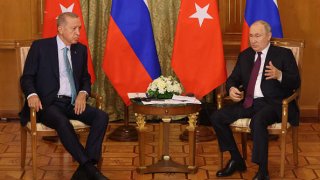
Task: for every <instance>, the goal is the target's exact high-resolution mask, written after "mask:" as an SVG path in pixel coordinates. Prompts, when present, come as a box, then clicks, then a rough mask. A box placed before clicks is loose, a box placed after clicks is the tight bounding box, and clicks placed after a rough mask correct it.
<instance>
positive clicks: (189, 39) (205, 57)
mask: <svg viewBox="0 0 320 180" xmlns="http://www.w3.org/2000/svg"><path fill="white" fill-rule="evenodd" d="M171 64H172V68H173V70H174V72H175V73H176V75H177V76H178V78H179V80H180V82H181V83H182V85H183V86H184V89H185V93H193V94H194V95H195V96H196V97H197V98H198V99H201V98H202V97H203V96H205V95H206V94H208V93H209V92H210V91H212V90H213V89H215V88H216V87H218V86H219V85H221V84H222V83H223V82H224V81H225V80H226V77H227V75H226V67H225V61H224V55H223V46H222V37H221V30H220V21H219V14H218V7H217V2H216V0H182V1H181V6H180V13H179V17H178V22H177V29H176V34H175V39H174V48H173V54H172V62H171Z"/></svg>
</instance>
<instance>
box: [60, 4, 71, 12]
mask: <svg viewBox="0 0 320 180" xmlns="http://www.w3.org/2000/svg"><path fill="white" fill-rule="evenodd" d="M73 7H74V3H72V4H71V5H70V6H69V7H64V6H63V5H62V4H60V8H61V12H62V13H65V12H72V11H73Z"/></svg>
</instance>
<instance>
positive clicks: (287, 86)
mask: <svg viewBox="0 0 320 180" xmlns="http://www.w3.org/2000/svg"><path fill="white" fill-rule="evenodd" d="M271 35H272V34H271V27H270V25H269V24H268V23H267V22H265V21H256V22H255V23H253V24H252V25H251V27H250V36H249V39H250V45H251V47H249V48H247V49H246V50H244V51H243V52H241V53H240V55H239V57H238V60H237V63H236V65H235V68H234V70H233V71H232V73H231V75H230V77H228V79H227V82H226V90H227V92H228V93H229V96H230V98H231V99H232V100H233V101H235V102H236V103H235V104H232V105H230V106H226V107H224V108H222V109H221V110H218V111H216V112H214V113H213V114H212V116H211V118H210V121H211V123H212V125H213V128H214V130H215V132H216V134H217V138H218V142H219V147H220V150H221V151H222V152H223V151H229V153H230V154H231V160H229V162H228V163H227V165H226V167H225V168H223V169H221V170H219V171H218V172H217V173H216V175H217V176H218V177H225V176H230V175H232V174H233V173H234V172H235V171H245V170H246V164H245V162H244V160H243V158H242V157H241V155H240V152H239V150H238V148H237V145H236V143H235V140H234V137H233V134H232V131H231V130H230V127H229V125H230V124H231V123H233V122H234V121H236V120H237V119H239V118H251V122H250V129H251V133H252V137H253V151H252V162H254V163H257V164H258V165H259V170H258V172H257V174H256V175H255V176H254V178H253V179H260V180H261V179H269V174H268V131H267V127H268V125H270V124H273V123H275V122H280V121H281V107H282V104H281V103H282V100H283V99H285V98H287V97H289V96H290V95H291V94H292V93H293V92H294V90H295V89H297V88H299V86H300V76H299V71H298V67H297V63H296V61H295V59H294V56H293V54H292V52H291V50H289V49H286V48H282V47H276V46H272V45H271V44H270V39H271ZM258 59H259V64H257V66H256V67H257V68H253V67H254V64H255V62H258ZM253 69H255V70H253ZM253 72H256V74H257V75H256V76H255V77H256V80H254V81H251V82H253V83H251V85H252V86H251V85H249V84H250V83H249V80H251V78H252V73H253ZM249 86H250V87H252V88H251V89H252V91H251V92H252V93H250V94H249V93H248V91H249V90H248V88H249ZM239 87H243V88H244V90H245V92H243V91H242V90H241V89H240V88H239ZM244 97H245V98H244ZM250 98H251V103H248V102H249V101H250V100H249V99H250ZM289 120H290V123H291V124H292V125H298V123H299V110H298V107H297V105H296V102H292V103H291V104H290V105H289Z"/></svg>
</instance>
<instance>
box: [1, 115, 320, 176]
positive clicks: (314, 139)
mask: <svg viewBox="0 0 320 180" xmlns="http://www.w3.org/2000/svg"><path fill="white" fill-rule="evenodd" d="M119 125H121V124H119V123H110V125H109V127H108V132H107V134H109V133H110V132H111V131H112V130H113V129H115V128H116V127H117V126H119ZM147 127H148V133H149V135H147V137H148V138H147V147H146V152H147V154H148V155H147V158H146V162H147V163H148V164H150V163H152V162H155V161H157V157H156V156H157V148H156V146H157V137H158V135H157V132H158V131H157V130H158V127H159V126H158V124H157V123H150V124H147ZM19 128H20V124H19V123H18V121H9V122H0V179H5V180H9V179H32V171H31V164H32V161H31V158H30V157H31V154H30V146H29V145H30V144H28V147H29V148H28V150H27V161H26V163H27V166H26V168H25V172H24V171H22V170H21V169H20V130H19ZM184 128H185V125H181V124H179V123H172V124H171V126H170V153H171V155H172V158H173V159H174V160H175V161H177V162H180V163H188V158H187V156H188V145H187V144H186V143H184V142H182V141H180V140H179V138H178V137H179V135H180V133H181V132H182V131H183V130H184ZM28 138H29V139H30V137H28ZM29 139H28V143H29V142H30V141H29ZM85 139H86V137H81V140H82V141H83V142H85ZM39 142H40V143H39V144H38V155H39V158H38V164H39V168H38V173H39V174H38V179H59V180H63V179H70V177H71V176H72V174H73V172H74V170H75V169H76V168H77V166H78V165H77V163H76V162H73V161H72V158H71V156H70V155H69V154H68V153H67V152H66V151H65V150H64V148H63V146H62V145H61V144H60V143H59V142H58V143H48V142H44V141H42V140H41V139H39ZM287 142H288V144H287V152H288V153H287V156H286V166H285V178H284V179H306V180H311V179H320V124H319V123H302V124H301V125H300V127H299V165H298V166H297V167H295V166H294V165H293V160H292V146H291V138H290V137H289V136H288V141H287ZM249 146H250V147H252V144H251V142H249ZM249 149H250V148H249ZM250 154H251V151H250V150H249V159H248V160H247V166H248V170H247V171H246V172H245V173H242V174H240V173H235V174H234V175H233V176H231V177H228V178H227V179H252V176H253V175H254V174H255V172H256V171H257V166H256V165H255V164H253V163H251V162H250ZM279 157H280V156H279V142H278V141H270V149H269V173H270V176H271V179H280V178H279V176H278V175H279ZM225 159H226V160H228V157H227V158H225ZM138 162H139V159H138V143H137V142H114V141H110V140H106V141H105V142H104V144H103V165H102V171H103V173H104V174H105V175H106V176H108V177H109V178H110V179H111V180H113V179H117V180H127V179H136V180H140V179H143V180H149V179H166V180H169V179H172V180H182V179H191V180H204V179H217V178H216V176H215V173H216V171H217V170H218V158H217V141H216V140H214V141H211V142H203V143H198V144H197V156H196V164H197V166H199V170H198V172H197V173H196V174H183V173H172V174H166V173H156V174H145V175H140V174H137V172H136V170H135V168H136V167H137V165H138ZM225 179H226V178H225Z"/></svg>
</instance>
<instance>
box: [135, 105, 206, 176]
mask: <svg viewBox="0 0 320 180" xmlns="http://www.w3.org/2000/svg"><path fill="white" fill-rule="evenodd" d="M132 106H133V111H134V112H135V116H136V123H137V125H138V126H137V129H138V139H139V167H138V168H137V171H138V173H140V174H144V173H157V172H161V173H170V172H180V173H195V172H197V167H196V165H195V146H196V144H195V143H196V142H195V127H196V123H197V116H198V112H199V111H200V109H201V106H200V105H199V104H183V105H181V104H180V105H167V104H162V105H143V104H142V103H141V102H133V105H132ZM146 115H157V116H160V117H161V118H162V122H161V123H160V129H159V152H158V157H159V159H160V160H159V161H158V162H156V163H155V164H152V165H149V166H146V164H145V130H146V127H145V119H146ZM177 115H187V116H188V118H189V121H188V123H189V126H188V127H187V129H188V131H189V164H188V165H182V164H179V163H177V162H174V161H172V159H171V157H170V155H169V123H170V121H171V118H172V117H174V116H177Z"/></svg>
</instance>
